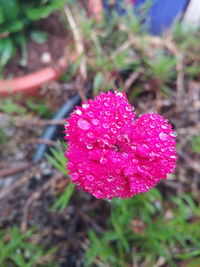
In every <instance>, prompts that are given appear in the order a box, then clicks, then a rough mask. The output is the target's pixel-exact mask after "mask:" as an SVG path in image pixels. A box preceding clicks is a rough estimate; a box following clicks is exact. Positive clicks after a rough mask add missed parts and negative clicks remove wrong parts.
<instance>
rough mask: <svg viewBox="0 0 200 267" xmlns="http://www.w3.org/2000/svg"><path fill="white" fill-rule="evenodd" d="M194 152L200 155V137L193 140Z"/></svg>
mask: <svg viewBox="0 0 200 267" xmlns="http://www.w3.org/2000/svg"><path fill="white" fill-rule="evenodd" d="M192 150H193V151H194V152H197V153H200V135H197V136H195V137H193V139H192Z"/></svg>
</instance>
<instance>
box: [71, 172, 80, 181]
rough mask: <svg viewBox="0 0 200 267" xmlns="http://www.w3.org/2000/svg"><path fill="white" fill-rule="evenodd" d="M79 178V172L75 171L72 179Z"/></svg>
mask: <svg viewBox="0 0 200 267" xmlns="http://www.w3.org/2000/svg"><path fill="white" fill-rule="evenodd" d="M78 178H79V174H78V173H76V172H75V173H73V175H72V181H77V180H78Z"/></svg>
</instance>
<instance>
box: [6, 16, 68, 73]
mask: <svg viewBox="0 0 200 267" xmlns="http://www.w3.org/2000/svg"><path fill="white" fill-rule="evenodd" d="M60 17H61V16H60V14H59V13H54V14H52V15H51V16H50V17H48V18H46V19H42V20H40V21H39V22H38V23H36V30H40V31H45V32H47V33H48V35H49V36H48V39H47V41H46V42H45V43H44V44H38V43H36V42H34V41H33V40H32V39H31V38H29V40H28V62H27V66H26V67H21V66H19V60H20V53H19V52H18V53H17V54H16V56H15V57H14V58H13V59H12V60H11V62H10V63H9V64H8V65H7V67H6V69H5V72H4V77H13V76H16V77H18V76H22V75H25V74H28V73H31V72H33V71H37V70H39V69H41V68H43V67H44V66H45V64H44V63H42V60H41V56H42V54H44V53H46V52H48V53H49V54H50V56H51V61H50V64H52V65H53V64H55V63H56V62H57V60H58V59H59V58H61V57H62V56H63V54H64V51H65V48H66V46H67V45H68V44H69V42H70V40H71V38H70V35H69V31H68V30H67V28H66V27H65V25H64V23H63V21H61V20H60Z"/></svg>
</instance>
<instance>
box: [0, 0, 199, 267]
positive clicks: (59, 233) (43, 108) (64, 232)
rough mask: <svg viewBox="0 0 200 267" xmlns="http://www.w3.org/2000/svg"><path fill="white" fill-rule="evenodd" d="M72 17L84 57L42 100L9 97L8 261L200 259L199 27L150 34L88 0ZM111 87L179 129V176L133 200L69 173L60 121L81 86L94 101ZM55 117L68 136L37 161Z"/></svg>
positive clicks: (3, 222) (4, 146)
mask: <svg viewBox="0 0 200 267" xmlns="http://www.w3.org/2000/svg"><path fill="white" fill-rule="evenodd" d="M63 16H64V18H65V19H64V22H63V23H64V27H67V28H68V30H69V31H70V33H71V36H72V41H71V44H70V45H69V46H68V47H67V51H70V53H74V55H75V56H76V58H77V60H76V61H75V63H73V64H71V66H70V68H69V69H68V70H67V71H66V72H65V73H64V74H63V77H62V78H61V80H60V81H58V82H53V83H50V84H48V85H45V86H43V87H42V88H41V89H40V91H39V98H23V97H20V96H17V97H13V98H12V99H11V98H9V99H1V100H0V117H1V118H0V121H1V123H0V150H1V160H0V177H1V178H0V188H1V192H0V201H1V205H0V229H1V233H0V236H1V241H0V246H1V249H0V259H1V261H2V263H1V265H2V266H181V267H182V266H187V267H189V266H199V264H200V263H199V262H200V242H199V240H200V236H199V230H198V229H199V219H200V207H199V204H200V199H199V190H200V184H199V174H200V169H199V157H200V156H199V129H200V128H199V127H200V126H199V119H200V118H199V99H200V95H199V88H200V77H199V68H200V58H199V34H200V33H199V31H198V30H197V31H195V32H194V31H188V32H187V31H185V30H184V29H183V28H182V27H181V25H177V26H176V27H175V28H174V30H173V31H172V32H171V33H168V34H165V35H164V36H162V37H155V36H150V35H148V33H145V32H142V31H141V30H140V26H139V21H138V20H137V18H135V17H133V16H132V14H131V13H129V11H128V13H127V16H123V17H120V16H118V15H116V14H115V13H113V14H111V15H109V18H108V17H106V16H105V18H104V21H103V22H102V23H97V22H95V21H94V19H93V18H88V14H87V11H86V9H85V5H84V1H83V3H82V2H80V3H78V4H77V1H68V2H67V5H66V8H65V10H64V11H63ZM109 90H113V91H115V90H116V91H119V92H122V91H123V92H124V93H125V94H126V95H127V98H128V100H129V103H130V104H131V105H133V106H134V107H135V109H136V110H137V112H138V114H145V113H149V112H155V111H156V112H158V113H159V114H161V115H162V116H164V117H165V118H167V119H168V120H169V122H170V124H172V127H173V129H174V130H175V131H176V132H177V137H176V141H177V154H178V162H177V168H176V171H175V173H172V174H170V175H169V176H168V178H167V179H166V180H164V181H162V182H161V183H160V184H159V185H158V186H157V187H156V188H154V189H152V190H150V191H149V192H147V193H144V194H142V195H138V196H134V197H133V198H130V199H125V200H122V199H112V200H110V201H108V200H100V199H99V200H98V199H95V198H94V197H92V196H90V195H89V194H88V193H84V192H83V191H81V190H77V188H75V186H74V184H72V183H71V180H70V178H69V175H68V172H67V171H66V170H65V166H66V161H67V158H65V157H64V153H65V150H66V145H65V144H64V143H63V139H64V134H63V133H62V131H63V130H64V127H63V125H64V123H65V120H59V121H55V120H52V119H51V116H52V113H53V112H56V111H57V110H58V109H59V108H60V107H61V106H62V104H63V103H64V102H65V101H67V100H68V99H69V98H70V97H71V96H72V95H73V94H74V93H77V94H79V95H80V97H81V99H82V100H83V101H84V102H85V101H86V100H87V99H88V98H93V97H94V96H95V95H99V94H100V92H105V91H109ZM41 99H42V100H41ZM55 124H56V125H58V126H60V130H61V134H60V135H58V136H57V139H56V140H48V141H46V143H48V145H49V147H50V151H49V153H48V154H47V155H46V157H44V158H43V160H42V161H41V162H39V163H37V164H33V163H32V158H33V154H34V151H35V149H36V148H37V146H38V144H39V143H42V142H44V141H43V140H42V139H41V136H42V133H43V131H44V129H45V127H46V126H47V125H55ZM19 263H20V264H21V265H19Z"/></svg>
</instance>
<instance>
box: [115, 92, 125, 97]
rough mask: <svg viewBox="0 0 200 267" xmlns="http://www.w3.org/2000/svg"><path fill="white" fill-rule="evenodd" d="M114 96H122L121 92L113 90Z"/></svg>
mask: <svg viewBox="0 0 200 267" xmlns="http://www.w3.org/2000/svg"><path fill="white" fill-rule="evenodd" d="M115 93H116V96H119V97H123V94H122V93H121V92H115Z"/></svg>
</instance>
